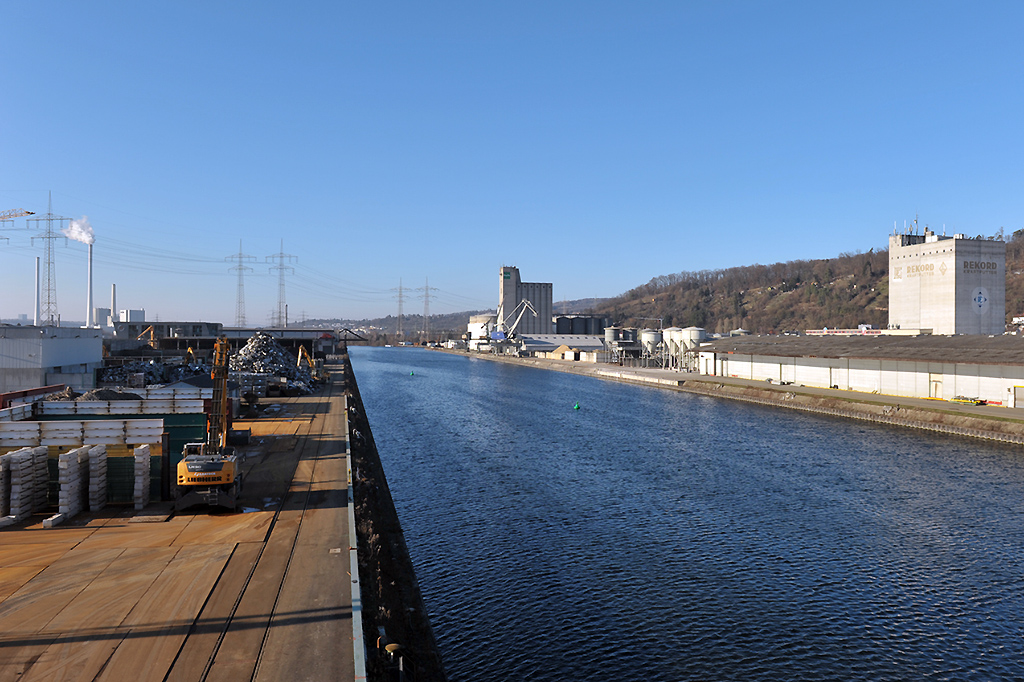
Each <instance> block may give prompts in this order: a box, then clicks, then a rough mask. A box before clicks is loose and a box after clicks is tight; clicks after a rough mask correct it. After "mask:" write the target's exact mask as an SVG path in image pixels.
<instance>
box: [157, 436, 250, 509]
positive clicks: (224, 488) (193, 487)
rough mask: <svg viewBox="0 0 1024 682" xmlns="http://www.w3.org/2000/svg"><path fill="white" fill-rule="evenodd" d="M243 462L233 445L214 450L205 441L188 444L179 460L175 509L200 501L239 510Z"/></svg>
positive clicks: (199, 502)
mask: <svg viewBox="0 0 1024 682" xmlns="http://www.w3.org/2000/svg"><path fill="white" fill-rule="evenodd" d="M239 464H240V462H239V461H238V458H237V457H236V456H235V453H234V448H231V447H226V448H224V449H223V450H222V451H221V452H219V453H215V452H212V451H210V450H208V449H207V444H206V443H186V444H185V448H184V450H183V451H182V458H181V461H180V462H179V463H178V493H179V496H178V499H177V500H175V503H174V508H175V509H177V510H181V509H185V508H186V507H191V506H193V505H197V504H206V505H209V506H211V507H226V508H229V509H237V507H238V495H239V493H240V492H241V490H242V473H241V471H240V469H239Z"/></svg>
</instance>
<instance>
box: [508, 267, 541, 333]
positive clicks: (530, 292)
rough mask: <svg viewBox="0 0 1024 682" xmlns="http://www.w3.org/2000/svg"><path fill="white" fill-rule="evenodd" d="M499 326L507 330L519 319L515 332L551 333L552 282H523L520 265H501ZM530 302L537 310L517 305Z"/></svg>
mask: <svg viewBox="0 0 1024 682" xmlns="http://www.w3.org/2000/svg"><path fill="white" fill-rule="evenodd" d="M498 286H499V289H498V327H499V328H500V329H504V330H508V329H510V328H511V327H512V325H513V324H515V321H516V319H519V325H518V326H517V327H516V329H515V331H516V333H517V334H550V333H551V332H552V323H551V319H552V315H551V309H552V285H551V283H550V282H524V281H522V280H521V279H520V278H519V268H516V267H512V266H503V267H502V268H501V271H500V274H499V280H498ZM523 301H529V302H530V305H531V306H533V309H534V310H535V311H536V312H537V314H536V315H534V314H533V313H532V312H530V311H529V310H527V311H526V312H525V313H523V315H522V317H520V315H519V313H520V312H522V308H520V305H521V304H522V303H523Z"/></svg>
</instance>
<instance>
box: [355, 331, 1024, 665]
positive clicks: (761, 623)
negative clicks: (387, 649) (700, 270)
mask: <svg viewBox="0 0 1024 682" xmlns="http://www.w3.org/2000/svg"><path fill="white" fill-rule="evenodd" d="M351 354H352V364H353V367H354V369H355V372H356V377H357V379H358V381H359V387H360V390H361V392H362V395H363V399H364V401H365V404H366V408H367V412H368V414H369V418H370V423H371V425H372V427H373V433H374V437H375V439H376V442H377V446H378V449H379V451H380V455H381V459H382V460H383V463H384V467H385V469H386V471H387V476H388V482H389V484H390V486H391V491H392V494H393V496H394V500H395V505H396V506H397V508H398V514H399V517H400V518H401V520H402V525H403V527H404V529H405V533H406V539H407V542H408V544H409V549H410V552H411V553H412V560H413V563H414V565H415V567H416V571H417V575H418V578H419V581H420V586H421V588H422V590H423V593H424V599H425V600H426V603H427V608H428V610H429V611H430V617H431V622H432V623H433V626H434V629H435V633H436V635H437V637H438V641H439V644H440V647H441V653H442V656H443V657H444V661H445V667H446V668H447V670H448V673H449V676H450V679H451V680H452V681H453V682H459V681H462V680H583V679H586V680H616V681H621V680H645V681H646V680H653V681H659V680H745V681H747V680H772V681H776V680H1013V679H1024V627H1022V625H1021V618H1022V614H1024V580H1022V574H1021V571H1022V568H1024V567H1022V563H1024V562H1022V552H1024V454H1022V452H1021V451H1020V450H1018V449H1012V448H1008V447H1002V446H990V445H985V444H983V443H980V442H973V441H969V440H961V439H951V438H941V437H937V436H933V435H926V434H922V433H916V432H913V431H900V430H892V429H886V428H879V427H873V426H869V425H864V424H859V423H856V422H850V421H843V420H835V419H825V418H818V417H815V416H809V415H801V414H798V413H790V412H787V411H781V410H771V409H768V408H761V407H757V406H749V405H744V404H737V403H732V402H728V401H718V400H714V399H710V398H705V397H700V396H691V395H686V394H678V393H673V392H669V391H664V390H659V389H653V388H643V387H637V386H629V385H624V384H616V383H612V382H605V381H601V380H597V379H592V378H589V377H580V376H574V375H568V374H561V373H557V372H548V371H544V370H538V369H533V368H527V367H519V366H508V365H503V364H498V363H492V362H489V361H485V360H474V359H469V358H466V357H458V356H452V355H447V354H443V353H437V352H432V351H426V350H419V349H406V348H353V349H351ZM577 401H579V404H580V407H581V409H580V410H578V411H577V410H574V409H573V405H574V404H575V403H576V402H577Z"/></svg>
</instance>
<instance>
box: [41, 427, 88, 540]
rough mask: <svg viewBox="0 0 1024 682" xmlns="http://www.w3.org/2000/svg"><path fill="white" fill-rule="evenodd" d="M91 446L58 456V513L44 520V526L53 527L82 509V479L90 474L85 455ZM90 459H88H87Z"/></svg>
mask: <svg viewBox="0 0 1024 682" xmlns="http://www.w3.org/2000/svg"><path fill="white" fill-rule="evenodd" d="M88 451H89V446H83V447H80V448H76V449H74V450H71V451H69V452H64V453H61V454H60V455H58V457H57V482H58V483H59V484H60V492H59V493H58V496H57V512H58V513H57V514H55V515H54V516H51V517H50V518H48V519H45V520H44V521H43V528H53V527H54V526H56V525H57V524H59V523H63V522H64V521H66V520H67V519H70V518H71V517H73V516H74V515H75V514H77V513H79V512H80V511H82V481H83V479H84V478H85V477H87V476H88V471H89V470H88V468H87V467H83V466H82V461H83V455H86V454H87V453H88ZM86 461H88V460H86Z"/></svg>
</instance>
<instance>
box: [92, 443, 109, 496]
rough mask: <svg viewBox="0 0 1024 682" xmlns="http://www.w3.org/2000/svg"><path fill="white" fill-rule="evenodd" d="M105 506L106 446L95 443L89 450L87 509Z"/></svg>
mask: <svg viewBox="0 0 1024 682" xmlns="http://www.w3.org/2000/svg"><path fill="white" fill-rule="evenodd" d="M105 506H107V446H106V445H95V446H93V447H92V448H91V449H90V450H89V511H91V512H97V511H99V510H100V509H103V508H104V507H105Z"/></svg>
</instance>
